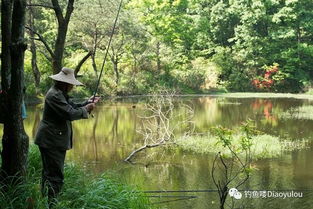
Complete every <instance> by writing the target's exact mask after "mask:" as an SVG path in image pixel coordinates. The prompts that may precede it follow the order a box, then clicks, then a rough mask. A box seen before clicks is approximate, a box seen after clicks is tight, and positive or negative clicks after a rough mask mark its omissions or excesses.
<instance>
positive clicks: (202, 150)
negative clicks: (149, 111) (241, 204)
mask: <svg viewBox="0 0 313 209" xmlns="http://www.w3.org/2000/svg"><path fill="white" fill-rule="evenodd" d="M241 137H242V134H240V133H238V134H235V135H234V136H233V138H232V139H233V142H232V146H233V149H234V150H237V151H238V153H240V150H239V149H238V147H239V145H240V140H241ZM218 141H219V139H218V137H217V136H214V135H212V134H211V133H207V134H205V135H194V136H188V137H182V138H179V139H177V140H176V145H177V146H178V147H180V148H181V149H182V150H184V151H190V152H194V153H199V154H209V153H214V154H215V153H217V152H221V153H223V154H225V155H228V156H230V151H229V150H228V149H227V148H225V147H223V146H222V145H221V144H220V143H218ZM306 146H307V144H306V143H305V141H303V142H302V141H299V142H292V141H289V140H281V139H280V138H279V137H276V136H271V135H267V134H261V135H256V136H253V137H252V146H251V154H252V158H253V159H264V158H273V157H278V156H279V155H281V153H282V152H284V151H292V150H296V149H303V148H305V147H306Z"/></svg>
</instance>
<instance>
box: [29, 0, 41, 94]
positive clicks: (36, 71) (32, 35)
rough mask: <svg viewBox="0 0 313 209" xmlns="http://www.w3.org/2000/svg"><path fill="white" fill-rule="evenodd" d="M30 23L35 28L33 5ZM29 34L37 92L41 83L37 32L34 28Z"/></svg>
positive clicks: (30, 9)
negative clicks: (36, 41)
mask: <svg viewBox="0 0 313 209" xmlns="http://www.w3.org/2000/svg"><path fill="white" fill-rule="evenodd" d="M29 4H30V5H31V4H32V1H31V0H29ZM28 24H29V27H30V28H33V29H34V30H35V24H34V11H33V8H32V7H29V20H28ZM29 35H30V51H31V53H32V59H31V64H32V72H33V75H34V79H35V87H36V93H37V94H38V93H39V84H40V71H39V69H38V65H37V49H36V44H35V40H34V39H35V33H34V32H33V30H29Z"/></svg>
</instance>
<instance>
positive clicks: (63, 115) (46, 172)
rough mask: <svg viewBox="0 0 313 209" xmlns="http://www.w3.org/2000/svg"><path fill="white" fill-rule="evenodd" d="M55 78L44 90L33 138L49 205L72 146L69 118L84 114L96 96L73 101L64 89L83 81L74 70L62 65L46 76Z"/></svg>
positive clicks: (80, 116) (44, 192)
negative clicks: (39, 118) (45, 91)
mask: <svg viewBox="0 0 313 209" xmlns="http://www.w3.org/2000/svg"><path fill="white" fill-rule="evenodd" d="M50 78H52V79H53V80H54V81H55V84H54V86H52V87H51V88H50V89H49V91H48V92H47V94H46V97H45V105H44V110H43V117H42V120H41V121H40V124H39V127H38V131H37V134H36V138H35V144H37V145H38V146H39V150H40V153H41V159H42V166H43V170H42V185H41V186H42V187H41V188H42V194H43V195H44V196H46V195H48V202H49V208H51V207H53V205H54V204H55V203H56V196H57V195H58V193H59V192H60V190H61V188H62V185H63V180H64V174H63V170H64V160H65V154H66V151H67V150H69V149H71V148H72V146H73V140H72V136H73V133H72V124H71V121H73V120H79V119H84V118H88V114H89V113H90V112H91V111H92V110H93V109H94V108H95V104H96V103H97V102H98V101H99V97H95V96H93V97H91V98H90V99H89V100H88V101H86V102H84V103H82V104H76V103H73V102H72V101H71V100H70V99H69V96H68V93H69V92H70V91H71V90H72V89H73V86H79V85H83V84H82V83H81V82H79V81H78V80H76V78H75V76H74V70H72V69H69V68H62V70H61V71H60V72H59V73H58V74H56V75H52V76H50Z"/></svg>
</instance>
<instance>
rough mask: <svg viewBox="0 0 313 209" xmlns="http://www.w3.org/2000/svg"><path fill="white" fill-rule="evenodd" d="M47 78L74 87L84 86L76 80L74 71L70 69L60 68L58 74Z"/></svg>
mask: <svg viewBox="0 0 313 209" xmlns="http://www.w3.org/2000/svg"><path fill="white" fill-rule="evenodd" d="M49 77H50V78H52V79H53V80H55V81H61V82H64V83H69V84H73V85H76V86H83V85H84V84H82V83H81V82H79V81H78V80H76V78H75V75H74V70H72V69H70V68H66V67H64V68H62V70H61V71H60V72H59V73H58V74H55V75H51V76H49Z"/></svg>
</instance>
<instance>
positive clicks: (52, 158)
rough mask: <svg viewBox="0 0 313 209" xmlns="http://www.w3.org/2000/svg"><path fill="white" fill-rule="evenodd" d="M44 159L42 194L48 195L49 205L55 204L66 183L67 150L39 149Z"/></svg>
mask: <svg viewBox="0 0 313 209" xmlns="http://www.w3.org/2000/svg"><path fill="white" fill-rule="evenodd" d="M39 149H40V153H41V159H42V167H43V169H42V182H41V192H42V194H43V196H47V195H48V200H49V205H50V206H51V205H52V204H53V203H55V198H56V197H57V195H58V194H59V193H60V191H61V188H62V186H63V182H64V160H65V154H66V151H65V150H55V149H46V148H42V147H39Z"/></svg>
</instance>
